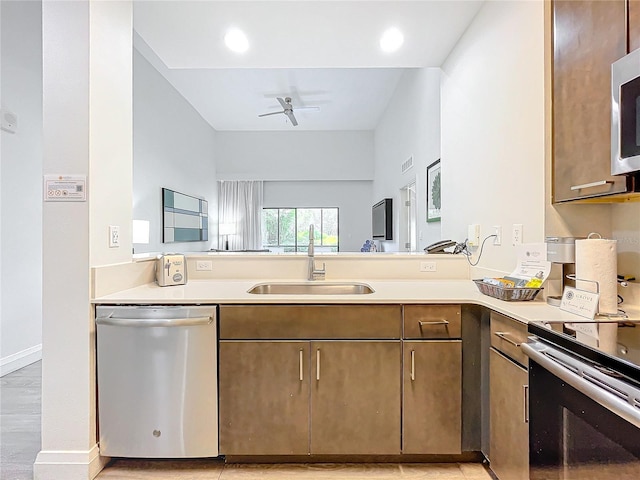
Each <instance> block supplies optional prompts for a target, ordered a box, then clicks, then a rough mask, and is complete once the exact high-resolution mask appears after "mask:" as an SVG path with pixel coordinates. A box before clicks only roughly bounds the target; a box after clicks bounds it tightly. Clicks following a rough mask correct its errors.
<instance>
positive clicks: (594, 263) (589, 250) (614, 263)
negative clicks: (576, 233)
mask: <svg viewBox="0 0 640 480" xmlns="http://www.w3.org/2000/svg"><path fill="white" fill-rule="evenodd" d="M616 243H617V241H616V240H608V239H605V238H587V239H584V240H576V279H583V280H592V281H595V282H598V284H599V287H600V301H599V302H598V313H599V314H604V315H606V314H614V313H618V282H617V272H618V259H617V250H616ZM576 288H579V289H580V290H587V291H589V292H595V291H596V289H595V285H594V284H592V283H590V282H580V281H576Z"/></svg>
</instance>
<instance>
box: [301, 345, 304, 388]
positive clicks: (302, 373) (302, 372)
mask: <svg viewBox="0 0 640 480" xmlns="http://www.w3.org/2000/svg"><path fill="white" fill-rule="evenodd" d="M303 380H304V359H303V350H302V349H300V381H301V382H302V381H303Z"/></svg>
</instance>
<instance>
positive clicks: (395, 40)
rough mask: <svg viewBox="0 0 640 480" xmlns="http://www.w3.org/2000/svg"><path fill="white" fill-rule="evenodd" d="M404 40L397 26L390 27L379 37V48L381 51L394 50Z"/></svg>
mask: <svg viewBox="0 0 640 480" xmlns="http://www.w3.org/2000/svg"><path fill="white" fill-rule="evenodd" d="M403 42H404V35H402V32H401V31H400V30H398V29H397V28H395V27H394V28H390V29H388V30H387V31H386V32H384V33H383V34H382V37H380V48H381V49H382V51H383V52H388V53H390V52H395V51H396V50H398V49H399V48H400V47H401V46H402V43H403Z"/></svg>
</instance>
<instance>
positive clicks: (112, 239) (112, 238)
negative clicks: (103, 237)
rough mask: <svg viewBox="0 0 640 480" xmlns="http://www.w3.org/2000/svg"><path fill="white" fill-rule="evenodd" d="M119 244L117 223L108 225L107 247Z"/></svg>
mask: <svg viewBox="0 0 640 480" xmlns="http://www.w3.org/2000/svg"><path fill="white" fill-rule="evenodd" d="M119 246H120V227H119V226H118V225H109V248H116V247H119Z"/></svg>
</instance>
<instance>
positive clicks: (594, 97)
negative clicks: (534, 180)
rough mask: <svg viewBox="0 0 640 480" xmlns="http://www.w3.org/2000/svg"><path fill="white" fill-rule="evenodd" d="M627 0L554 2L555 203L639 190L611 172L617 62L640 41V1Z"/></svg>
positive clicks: (625, 179)
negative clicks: (613, 84)
mask: <svg viewBox="0 0 640 480" xmlns="http://www.w3.org/2000/svg"><path fill="white" fill-rule="evenodd" d="M627 1H628V0H610V1H606V2H603V1H597V0H596V1H580V2H576V1H571V0H564V1H554V2H553V19H552V20H553V23H552V25H553V29H552V35H553V202H554V203H556V202H565V201H569V200H578V199H584V198H591V197H601V196H605V195H613V194H621V193H628V192H632V191H634V188H635V185H634V182H633V179H632V178H631V177H627V176H624V175H617V176H612V175H611V64H612V63H613V62H615V61H616V60H618V59H620V58H621V57H623V56H624V55H625V54H626V53H627V42H628V41H629V43H630V44H631V45H632V48H634V47H633V45H637V46H638V47H640V1H638V0H631V4H630V5H628V4H627ZM628 6H629V19H630V25H629V32H631V34H632V36H633V37H629V38H628V35H627V31H628V29H627V7H628ZM635 19H637V20H635ZM632 21H633V22H634V25H633V28H632V27H631V22H632ZM634 32H635V33H634Z"/></svg>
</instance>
